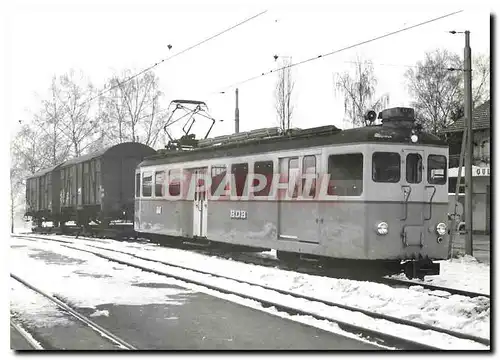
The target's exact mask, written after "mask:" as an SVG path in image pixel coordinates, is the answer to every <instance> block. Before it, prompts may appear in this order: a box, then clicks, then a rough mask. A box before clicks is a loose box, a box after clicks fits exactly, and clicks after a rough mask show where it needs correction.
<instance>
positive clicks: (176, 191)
mask: <svg viewBox="0 0 500 360" xmlns="http://www.w3.org/2000/svg"><path fill="white" fill-rule="evenodd" d="M168 193H169V194H170V196H179V195H180V194H181V170H180V169H172V170H169V171H168Z"/></svg>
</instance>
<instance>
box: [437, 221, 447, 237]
mask: <svg viewBox="0 0 500 360" xmlns="http://www.w3.org/2000/svg"><path fill="white" fill-rule="evenodd" d="M436 232H437V233H438V235H441V236H443V235H444V234H446V224H445V223H439V224H437V225H436Z"/></svg>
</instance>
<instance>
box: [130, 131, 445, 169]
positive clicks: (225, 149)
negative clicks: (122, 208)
mask: <svg viewBox="0 0 500 360" xmlns="http://www.w3.org/2000/svg"><path fill="white" fill-rule="evenodd" d="M410 136H411V133H410V130H408V129H405V128H386V127H385V126H382V125H375V126H366V127H362V128H356V129H348V130H340V129H337V128H335V127H334V126H327V127H319V128H313V129H304V130H299V131H297V132H296V135H292V136H288V135H281V136H272V137H268V138H264V139H257V140H256V139H250V140H246V141H238V142H232V143H229V144H225V145H224V144H223V145H219V146H210V147H201V148H195V149H193V150H185V151H165V150H163V151H161V150H160V151H158V152H157V154H156V155H153V156H150V157H147V158H146V159H145V160H144V161H143V162H142V163H141V164H139V166H149V165H156V164H169V163H182V162H188V161H196V160H204V159H214V158H222V157H228V156H245V155H251V154H259V153H266V152H272V151H279V150H292V149H301V148H309V147H314V146H321V145H334V144H335V145H347V144H354V143H398V144H404V143H407V144H409V145H419V144H420V145H436V146H445V147H447V146H448V145H447V144H446V143H445V142H444V141H443V140H441V139H440V138H439V137H437V136H435V135H432V134H429V133H421V134H420V135H419V138H420V139H419V141H418V144H413V143H412V142H411V141H410Z"/></svg>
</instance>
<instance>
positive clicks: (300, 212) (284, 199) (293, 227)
mask: <svg viewBox="0 0 500 360" xmlns="http://www.w3.org/2000/svg"><path fill="white" fill-rule="evenodd" d="M317 159H318V154H311V155H305V156H295V157H288V158H280V159H279V174H280V185H279V186H278V189H277V190H276V191H277V193H276V196H277V202H278V239H281V240H288V241H298V242H303V243H311V244H318V243H319V225H318V224H319V221H320V219H319V209H318V203H317V201H316V199H315V197H316V180H317V167H316V161H317Z"/></svg>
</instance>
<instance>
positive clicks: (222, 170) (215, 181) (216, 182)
mask: <svg viewBox="0 0 500 360" xmlns="http://www.w3.org/2000/svg"><path fill="white" fill-rule="evenodd" d="M226 174H227V168H226V165H215V166H212V184H211V186H210V187H211V194H212V195H216V192H217V189H219V186H220V184H221V183H222V182H223V181H225V179H226ZM219 192H221V191H219ZM217 195H220V194H217Z"/></svg>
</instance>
